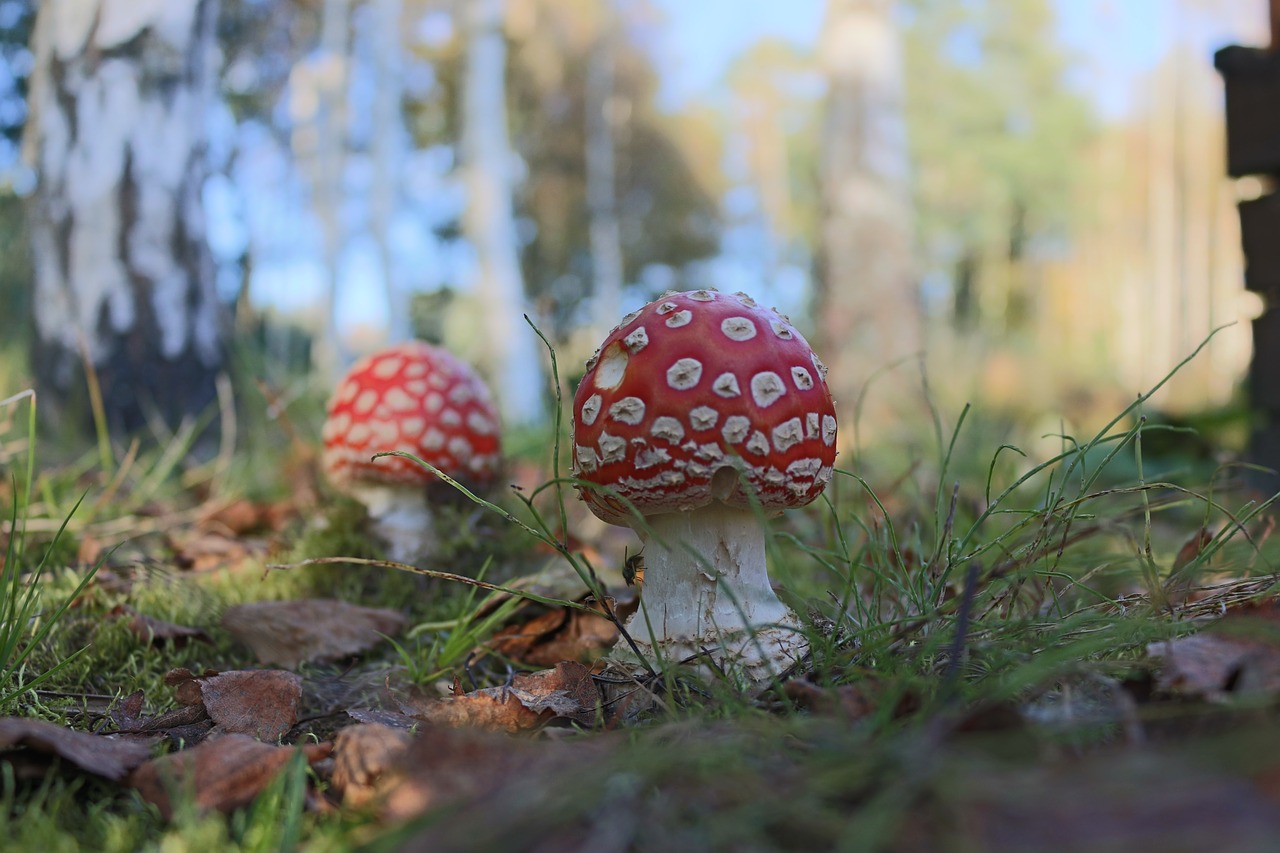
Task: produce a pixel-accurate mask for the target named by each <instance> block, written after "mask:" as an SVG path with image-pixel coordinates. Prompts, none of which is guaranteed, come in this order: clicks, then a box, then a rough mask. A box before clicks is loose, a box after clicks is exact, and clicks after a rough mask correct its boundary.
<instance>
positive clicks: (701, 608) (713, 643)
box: [626, 501, 808, 682]
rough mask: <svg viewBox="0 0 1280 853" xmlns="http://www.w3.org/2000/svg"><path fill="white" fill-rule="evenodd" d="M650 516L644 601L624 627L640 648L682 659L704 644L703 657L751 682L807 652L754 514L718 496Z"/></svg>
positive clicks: (649, 653) (647, 652) (645, 535)
mask: <svg viewBox="0 0 1280 853" xmlns="http://www.w3.org/2000/svg"><path fill="white" fill-rule="evenodd" d="M645 520H646V522H648V525H649V528H650V531H651V532H649V533H642V534H641V536H642V538H644V539H645V540H646V542H645V551H644V562H645V573H644V587H643V590H642V592H641V595H640V600H641V608H640V610H638V611H637V612H636V614H635V615H634V616H632V617H631V619H630V620H629V621H628V622H627V626H626V627H627V632H628V633H629V634H630V635H631V637H632V638H633V639H634V640H635V641H636V644H637V645H638V646H639V647H640V651H641V653H642V654H645V655H646V656H649V657H651V656H652V654H653V653H655V652H656V653H657V654H658V655H660V656H661V658H662V659H664V660H666V661H668V662H672V663H678V662H680V661H682V660H685V659H687V658H690V657H692V656H695V655H698V654H700V653H702V652H704V651H706V652H709V657H708V658H707V659H705V660H704V663H714V664H715V665H716V666H718V667H719V668H721V669H723V670H725V671H731V672H736V673H737V674H739V675H741V676H745V677H746V678H747V679H748V680H749V681H751V682H760V681H763V680H766V679H768V678H769V677H770V675H771V674H779V673H781V672H782V671H783V670H785V669H787V668H788V667H790V666H791V665H792V664H793V663H795V662H796V661H797V660H798V659H799V658H800V657H801V656H803V655H804V653H805V651H806V650H807V648H808V644H807V642H806V640H805V638H804V635H803V634H801V633H800V632H799V631H798V630H797V628H798V625H799V623H798V620H797V619H796V616H795V614H793V613H792V612H791V611H790V610H789V609H788V608H787V606H786V605H785V604H783V603H782V602H781V601H779V600H778V597H777V596H776V595H774V593H773V588H772V587H771V586H770V585H769V575H768V572H767V570H766V567H765V538H764V530H763V528H762V527H761V524H760V519H759V517H758V516H757V514H756V513H754V512H752V511H751V510H743V509H733V508H731V507H727V506H725V505H724V504H722V503H720V502H718V501H716V502H713V503H712V504H711V505H709V506H706V507H703V508H701V509H697V510H693V511H690V512H670V513H663V514H661V515H655V516H650V517H648V518H646V519H645Z"/></svg>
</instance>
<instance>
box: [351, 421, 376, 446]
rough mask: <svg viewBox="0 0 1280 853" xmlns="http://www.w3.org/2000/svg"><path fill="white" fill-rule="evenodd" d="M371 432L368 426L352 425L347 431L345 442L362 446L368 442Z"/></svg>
mask: <svg viewBox="0 0 1280 853" xmlns="http://www.w3.org/2000/svg"><path fill="white" fill-rule="evenodd" d="M370 432H371V430H370V429H369V425H368V424H352V425H351V429H349V430H347V441H349V442H351V443H352V444H364V443H365V442H367V441H368V440H369V434H370Z"/></svg>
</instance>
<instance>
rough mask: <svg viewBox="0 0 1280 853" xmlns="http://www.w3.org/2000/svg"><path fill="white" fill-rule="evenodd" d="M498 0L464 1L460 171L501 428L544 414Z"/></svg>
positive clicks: (487, 369) (487, 367)
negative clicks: (515, 204)
mask: <svg viewBox="0 0 1280 853" xmlns="http://www.w3.org/2000/svg"><path fill="white" fill-rule="evenodd" d="M505 5H506V4H505V2H504V0H468V2H467V3H465V4H463V11H462V15H463V26H464V34H465V38H466V44H467V59H466V69H465V80H464V91H463V104H462V124H463V128H462V158H463V163H464V166H465V168H466V185H467V209H466V212H465V214H464V216H463V229H464V231H465V233H466V236H467V238H468V239H469V240H470V241H471V244H472V245H473V246H474V247H475V250H476V256H477V262H478V265H479V282H478V286H479V295H480V299H481V301H482V303H483V311H484V325H483V334H484V336H485V338H486V342H485V344H486V349H487V352H488V356H489V357H488V358H487V359H485V360H484V362H483V363H482V364H481V368H482V369H483V370H484V371H485V372H486V373H487V374H488V375H489V377H490V380H491V382H492V384H493V386H494V391H495V393H496V396H497V398H498V407H499V410H500V411H501V413H502V418H503V420H504V421H505V422H506V423H507V425H508V426H512V425H519V424H529V423H536V422H538V421H540V420H541V419H542V417H543V414H544V411H543V409H544V404H543V376H542V367H541V365H542V353H541V352H540V351H539V348H538V340H537V338H536V337H535V335H534V334H533V331H532V330H531V329H529V327H528V326H527V325H526V324H525V322H524V319H523V317H522V315H523V314H524V313H526V299H525V293H524V282H523V280H522V278H521V274H520V261H519V256H518V245H517V241H516V224H515V216H514V214H513V211H512V201H511V193H512V177H511V168H512V164H513V160H514V154H513V152H512V150H511V140H510V136H509V133H508V130H507V106H506V85H505V79H504V75H505V71H506V42H505V41H504V39H503V33H502V20H503V12H504V9H505Z"/></svg>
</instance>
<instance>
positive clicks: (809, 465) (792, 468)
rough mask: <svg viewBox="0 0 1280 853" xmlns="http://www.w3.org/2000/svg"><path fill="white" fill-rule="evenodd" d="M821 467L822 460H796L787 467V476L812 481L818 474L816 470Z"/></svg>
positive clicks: (813, 458)
mask: <svg viewBox="0 0 1280 853" xmlns="http://www.w3.org/2000/svg"><path fill="white" fill-rule="evenodd" d="M821 467H822V460H821V459H818V458H816V457H810V458H808V459H797V460H796V461H795V462H792V463H791V464H790V465H788V466H787V474H789V475H790V476H792V477H803V478H804V479H807V480H812V479H813V478H814V477H816V476H817V474H818V469H819V468H821Z"/></svg>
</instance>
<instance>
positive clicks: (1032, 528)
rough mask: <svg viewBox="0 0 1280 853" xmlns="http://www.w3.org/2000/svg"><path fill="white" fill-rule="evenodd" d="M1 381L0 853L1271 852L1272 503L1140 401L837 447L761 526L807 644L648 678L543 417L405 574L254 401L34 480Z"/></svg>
mask: <svg viewBox="0 0 1280 853" xmlns="http://www.w3.org/2000/svg"><path fill="white" fill-rule="evenodd" d="M27 405H28V402H27V401H24V400H19V401H16V402H10V403H8V404H7V407H6V410H5V412H4V415H5V417H7V418H8V419H9V420H8V422H7V429H6V431H4V432H3V433H0V451H2V452H3V456H4V459H5V460H6V467H7V468H8V471H7V472H6V473H7V474H9V476H8V477H6V479H7V480H9V485H8V486H6V487H5V495H4V496H5V497H6V501H5V502H4V505H6V506H10V505H11V506H13V507H15V509H14V512H13V518H14V523H13V524H12V525H9V526H6V530H8V531H9V535H7V536H6V537H5V540H4V541H5V543H6V544H7V552H6V553H5V563H4V574H3V587H2V589H0V838H3V839H6V842H5V843H6V844H7V845H8V849H24V850H41V851H50V853H51V851H58V850H76V849H93V850H102V851H132V850H144V849H156V850H159V849H163V850H165V851H183V850H192V851H196V850H199V851H206V850H216V849H235V850H263V851H265V850H273V851H274V850H288V849H295V848H306V849H308V850H348V849H367V850H393V849H402V848H407V849H433V850H450V849H522V850H548V851H550V850H556V851H565V850H590V851H609V850H691V849H698V850H715V849H724V850H748V849H750V850H771V849H784V850H818V849H828V848H841V849H889V850H984V851H987V850H994V851H1006V850H1007V851H1025V850H1054V851H1069V850H1090V851H1099V850H1134V849H1161V850H1166V851H1177V850H1202V849H1210V848H1211V849H1217V850H1264V849H1267V850H1269V849H1274V843H1275V839H1276V838H1277V837H1280V748H1277V747H1280V720H1278V718H1277V713H1276V709H1277V700H1278V698H1280V599H1277V597H1276V592H1277V574H1276V572H1277V567H1280V547H1278V546H1277V543H1276V538H1277V537H1275V536H1274V535H1272V531H1273V527H1274V524H1273V521H1272V516H1271V514H1270V511H1269V509H1268V507H1267V506H1266V502H1265V501H1263V500H1260V499H1259V498H1257V497H1254V496H1251V495H1249V494H1247V493H1246V492H1245V490H1244V489H1243V487H1241V486H1240V483H1239V478H1238V476H1237V472H1238V469H1236V468H1234V467H1232V466H1229V465H1224V464H1222V463H1221V461H1220V460H1219V459H1218V458H1217V457H1216V456H1214V455H1213V453H1212V452H1205V451H1204V450H1203V447H1202V446H1201V443H1199V442H1198V441H1197V440H1196V439H1194V438H1193V437H1188V436H1186V435H1184V434H1183V433H1181V432H1178V431H1175V430H1170V429H1167V428H1163V427H1161V426H1158V425H1156V424H1153V423H1151V422H1148V421H1147V420H1145V419H1144V418H1142V417H1140V413H1139V409H1138V405H1139V404H1138V403H1135V405H1134V407H1131V408H1130V409H1128V410H1126V411H1125V412H1121V413H1117V417H1116V420H1115V421H1114V422H1113V423H1112V424H1110V425H1109V426H1108V427H1106V428H1104V429H1103V430H1101V431H1099V432H1098V433H1097V434H1096V435H1094V436H1092V437H1080V438H1078V439H1063V441H1062V442H1061V445H1062V448H1063V449H1062V450H1061V452H1060V453H1056V454H1051V455H1049V456H1048V457H1047V458H1044V459H1032V458H1028V457H1027V455H1025V454H1024V453H1023V451H1021V450H1018V449H1017V448H1013V447H1011V446H1009V445H1008V444H1007V443H1006V442H1007V441H1008V439H1007V437H1005V436H1006V435H1007V434H1008V426H1007V425H1003V426H1002V425H1001V424H999V423H998V421H997V419H994V418H992V419H987V420H985V421H984V419H983V418H981V417H980V416H979V415H978V414H974V413H972V412H966V413H965V414H963V415H961V416H959V418H958V420H959V422H958V423H957V424H956V425H955V426H954V428H951V429H944V428H943V427H942V426H941V424H940V423H939V424H933V425H929V426H931V427H932V435H930V436H929V437H928V438H927V439H926V440H923V441H921V442H914V443H911V444H907V443H904V446H903V447H901V448H897V449H896V450H894V449H890V450H886V451H885V452H883V453H879V454H877V455H876V457H875V464H874V465H868V466H865V467H866V469H867V470H871V469H874V471H875V472H876V473H877V476H876V477H875V478H874V480H872V478H871V477H870V476H868V475H867V474H866V473H865V471H864V470H863V469H862V468H860V467H859V466H858V464H857V463H858V461H859V459H870V458H871V457H869V456H867V455H865V454H864V455H862V456H855V455H854V454H849V456H851V457H853V458H851V460H850V462H849V464H848V465H847V469H848V470H846V471H844V472H843V473H840V474H838V475H837V478H836V481H835V483H834V485H833V488H832V489H830V490H829V494H828V495H827V496H826V497H824V498H823V499H822V500H820V501H819V502H818V503H816V504H815V505H813V506H811V507H809V508H807V509H805V510H802V511H795V512H791V513H788V514H787V515H786V516H785V517H784V518H782V519H778V520H773V521H771V522H770V524H771V529H772V531H773V534H772V537H771V542H770V549H771V553H770V565H771V574H772V578H773V580H774V583H775V584H776V585H778V586H779V587H780V589H781V590H782V593H781V594H782V595H783V597H784V598H785V599H786V600H787V601H788V602H789V603H790V604H792V605H793V607H794V608H795V609H796V611H797V612H798V613H800V614H801V615H802V617H803V618H804V621H805V631H806V633H807V635H808V636H809V639H810V644H811V648H812V654H811V656H810V658H809V659H807V660H806V661H804V662H803V663H802V665H800V666H799V667H797V668H796V669H795V671H793V672H789V673H786V674H784V675H782V676H780V677H779V678H778V679H776V680H775V681H774V682H773V683H771V684H768V685H765V687H764V689H763V690H762V691H751V692H747V693H744V692H743V691H742V690H740V689H739V685H737V684H735V683H733V682H732V679H714V678H712V679H710V680H708V678H707V677H706V675H705V673H704V674H703V675H702V676H701V677H700V676H698V675H697V674H696V673H694V672H691V671H685V670H683V669H682V668H681V667H679V666H669V667H666V668H661V667H660V668H658V669H657V671H656V673H655V675H654V676H653V677H649V678H642V679H638V680H635V681H631V682H627V683H619V682H618V681H617V680H616V679H613V678H612V677H611V676H610V675H609V674H608V671H607V670H606V669H605V663H604V661H605V660H606V659H607V657H608V655H609V654H610V651H609V648H610V646H611V645H612V644H614V643H615V642H617V640H618V629H617V626H616V623H615V621H612V620H611V619H610V618H607V617H606V616H605V615H601V611H608V610H610V609H612V608H616V611H614V612H615V618H616V614H617V613H625V612H626V611H627V608H629V607H630V608H633V607H635V603H636V590H635V588H633V587H629V586H628V585H627V584H626V583H625V582H624V581H623V578H622V569H623V565H624V560H625V551H624V548H625V547H626V546H627V545H628V544H629V543H632V542H633V540H632V539H630V538H629V537H630V534H629V533H627V532H626V531H621V532H619V531H618V530H617V529H615V528H605V527H603V526H601V525H599V524H598V523H595V522H594V519H592V518H591V517H590V516H589V515H587V514H586V512H585V511H584V510H583V509H582V508H581V506H580V505H579V504H578V503H577V501H576V499H575V498H574V496H573V494H572V490H568V491H567V493H561V492H560V490H558V489H557V488H556V487H555V486H554V485H551V486H547V487H544V488H539V484H541V483H548V482H551V481H553V480H554V478H555V476H556V474H557V470H556V467H555V466H554V465H553V464H552V460H551V458H550V456H551V454H550V453H548V452H547V451H546V449H545V448H546V446H547V444H548V443H549V442H547V441H546V437H545V436H542V437H527V440H525V441H523V442H520V441H517V442H516V445H518V446H516V447H515V448H514V452H513V459H514V460H515V461H514V462H513V463H512V466H511V470H510V472H509V473H510V475H511V476H510V479H511V480H514V481H515V482H518V483H519V484H520V485H521V486H522V487H523V488H522V489H518V490H515V489H513V490H510V491H507V492H500V493H498V494H495V495H492V496H490V499H491V500H492V501H493V504H490V505H484V504H479V503H473V502H471V501H469V500H466V499H465V498H462V497H460V498H459V499H458V500H457V501H454V502H451V503H450V504H449V505H448V506H446V507H444V508H442V509H441V517H440V518H439V519H438V521H439V529H440V530H441V531H445V532H447V533H446V534H445V535H443V537H442V542H441V546H440V549H439V550H438V552H437V553H436V555H435V556H434V557H433V558H432V559H431V560H430V561H429V563H428V564H427V565H426V569H427V571H426V572H418V573H414V572H411V571H406V570H402V569H397V568H394V567H391V566H389V565H388V564H386V563H384V562H382V561H380V560H379V557H380V555H379V553H378V551H377V549H376V547H375V546H374V545H373V544H372V543H371V542H370V541H369V538H368V537H367V536H366V535H365V534H364V533H363V532H362V530H363V528H362V523H363V516H362V511H361V510H360V508H359V507H357V506H356V505H354V504H351V503H349V502H347V501H345V500H344V499H341V498H339V497H337V496H335V495H334V494H332V493H331V492H330V491H329V490H327V488H326V487H325V485H324V483H323V482H321V481H320V479H319V478H318V476H317V474H316V464H315V463H316V458H315V452H314V447H315V442H314V441H312V440H309V439H307V438H305V436H313V435H315V434H317V432H318V421H317V422H314V423H313V422H312V421H313V420H315V418H314V417H313V418H311V419H308V418H307V417H306V416H305V415H301V414H296V413H295V415H294V419H295V420H294V422H293V423H289V422H288V421H287V420H286V421H284V422H281V421H280V420H279V419H278V418H277V420H276V421H268V420H266V419H265V416H264V419H263V421H262V422H261V423H259V424H258V425H257V429H256V432H257V433H258V439H259V440H260V443H261V437H262V435H267V434H270V435H273V436H275V441H276V444H275V446H274V447H272V448H270V449H264V448H259V449H257V450H255V451H253V452H251V453H248V454H247V455H246V456H244V457H243V458H234V459H233V458H232V457H231V455H230V454H229V453H227V454H220V455H219V456H218V457H216V458H214V459H212V460H211V461H209V462H208V463H206V464H204V465H202V466H198V467H194V468H187V469H184V468H183V466H181V465H180V464H179V460H180V459H181V458H182V450H183V448H182V447H180V446H178V445H180V443H181V442H180V438H181V437H178V438H175V439H174V440H173V441H172V442H170V443H169V444H168V445H167V446H164V447H162V448H161V449H160V450H158V451H156V452H154V453H146V452H142V453H139V452H137V449H136V448H130V449H127V450H126V452H122V453H118V454H117V453H113V452H112V451H111V450H110V448H109V447H106V448H105V449H102V450H100V451H99V452H98V453H90V454H89V455H87V456H85V457H84V458H81V459H78V460H72V461H69V462H65V463H59V464H56V465H53V464H47V463H46V459H45V458H42V454H41V453H39V452H36V449H35V448H34V447H33V441H32V433H31V431H30V422H29V421H28V419H27V417H26V408H24V407H26V406H27ZM314 414H315V412H314V411H312V415H314ZM927 432H928V431H927V430H926V433H927ZM539 439H541V440H539ZM525 448H528V450H527V452H526V450H525ZM537 448H542V450H538V449H537ZM842 461H844V458H843V457H842ZM28 466H30V467H28ZM561 473H563V471H562V470H561ZM28 484H29V487H28ZM77 502H78V503H77ZM562 507H563V509H562ZM495 509H497V510H501V511H495ZM508 516H509V517H508ZM565 529H567V530H568V534H569V535H568V536H563V535H562V531H563V530H565ZM330 558H349V559H348V560H347V561H345V562H319V563H317V562H315V561H316V560H329V559H330ZM307 561H311V562H307ZM361 561H363V562H361ZM574 566H576V567H577V569H578V570H579V571H575V570H574ZM587 567H590V570H591V571H594V572H595V575H596V580H597V581H598V584H597V590H596V592H597V595H596V596H592V595H591V594H590V593H589V591H588V589H587V586H586V584H585V583H584V582H583V580H582V577H581V576H580V573H579V572H580V571H581V570H584V569H586V568H587ZM476 578H479V579H480V580H481V583H480V585H477V584H476V583H474V582H473V580H474V579H476ZM485 584H490V585H492V586H485ZM493 586H498V587H501V588H502V589H500V590H495V589H494V588H493ZM601 595H602V596H603V597H604V598H605V599H606V600H607V601H608V602H609V608H606V607H604V606H602V605H601V604H600V603H598V598H599V597H600V596H601ZM0 846H5V844H0Z"/></svg>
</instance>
